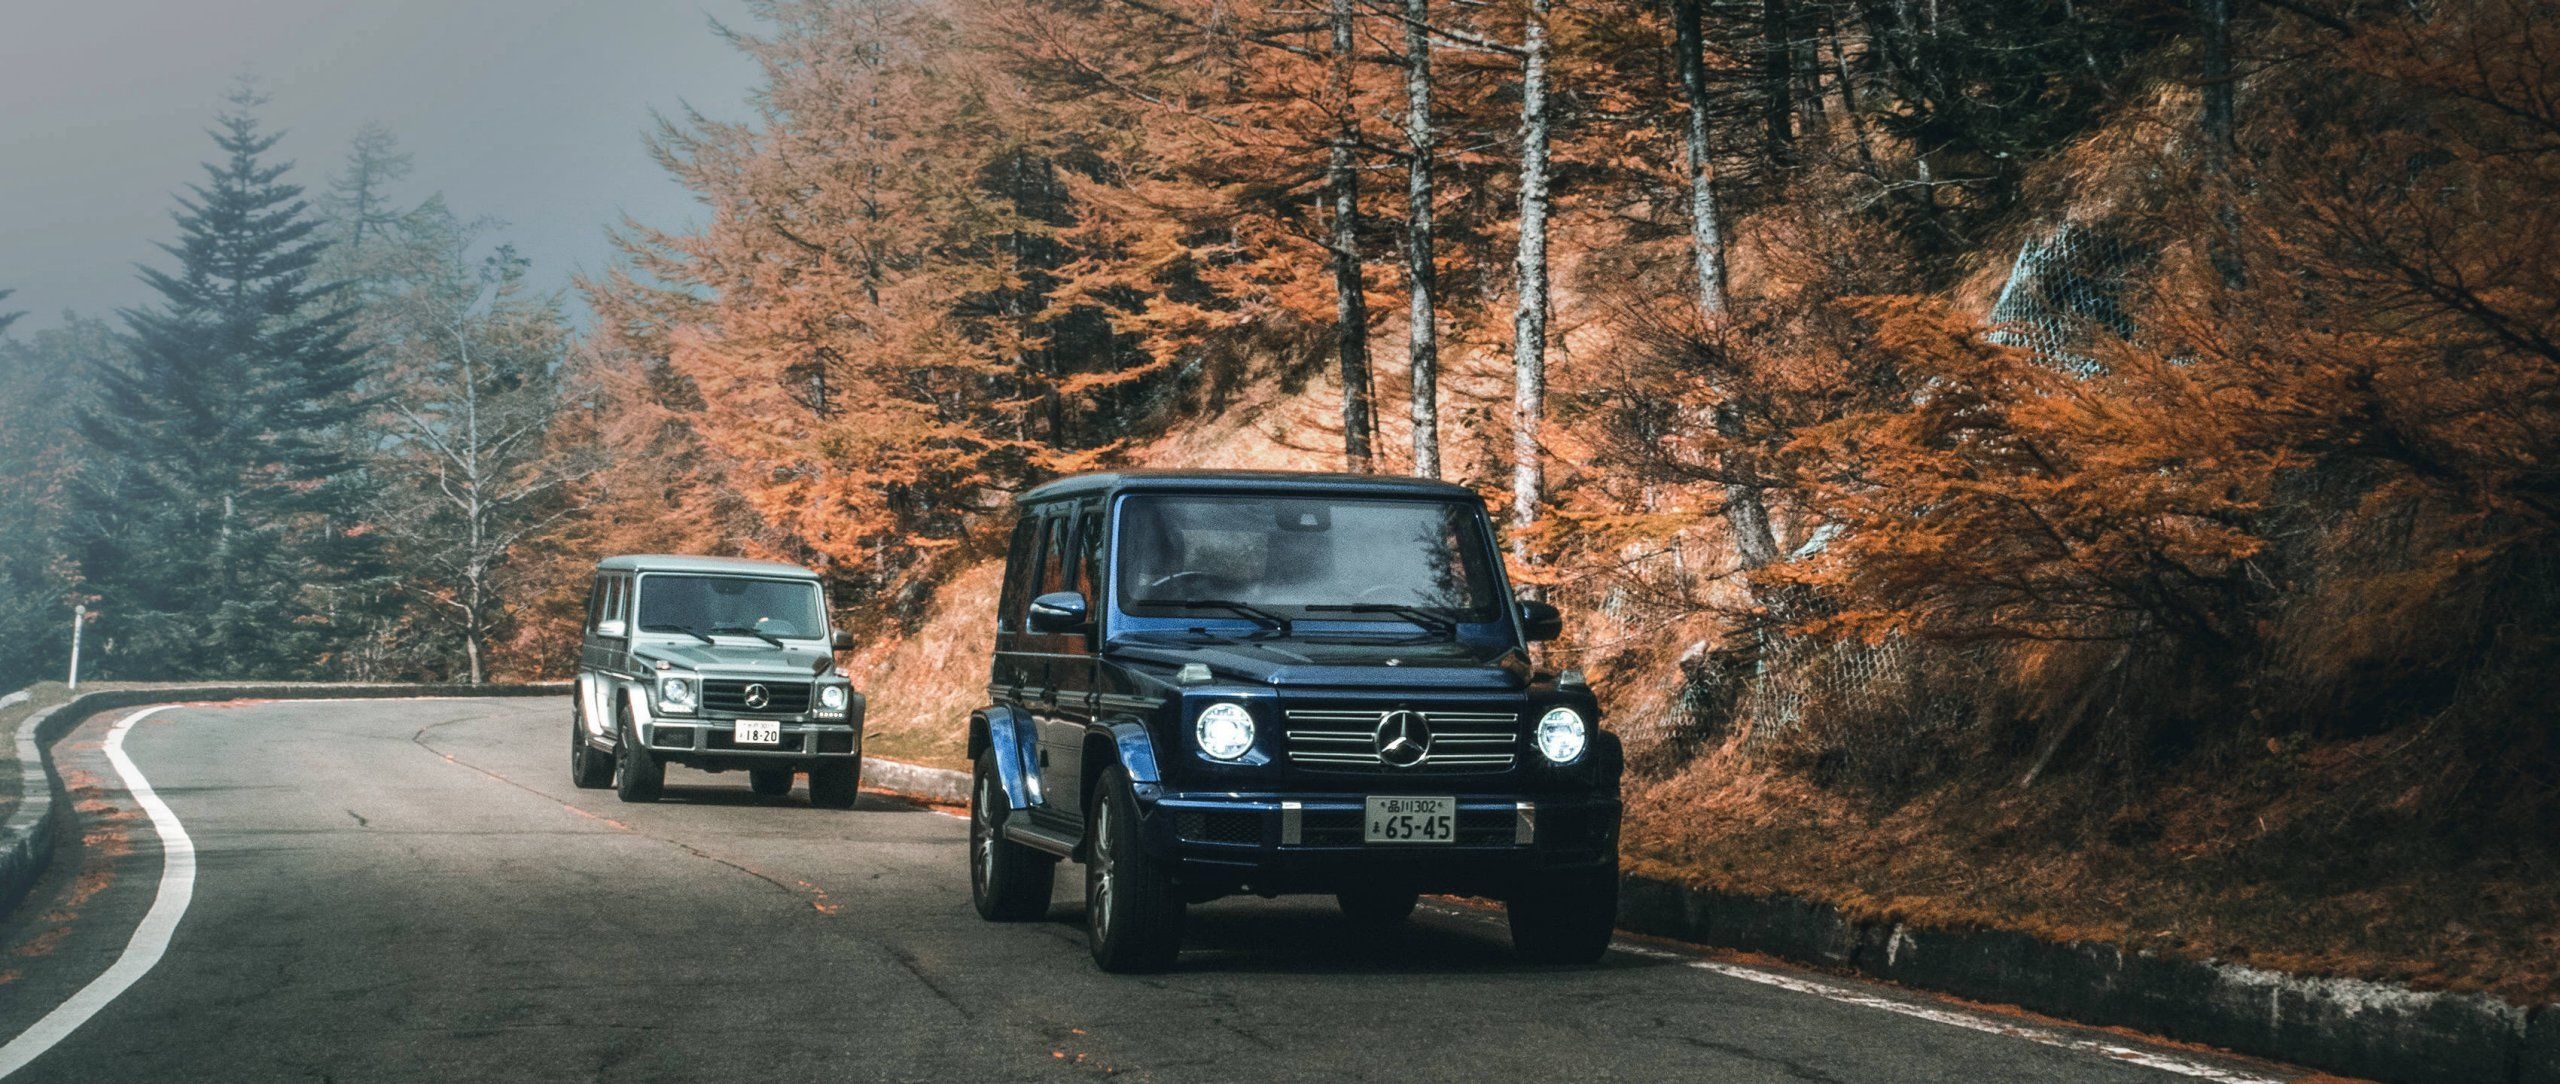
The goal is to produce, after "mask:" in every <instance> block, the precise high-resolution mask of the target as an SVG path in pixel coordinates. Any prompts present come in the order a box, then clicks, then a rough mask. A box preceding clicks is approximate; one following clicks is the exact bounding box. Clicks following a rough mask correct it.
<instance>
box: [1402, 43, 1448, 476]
mask: <svg viewBox="0 0 2560 1084" xmlns="http://www.w3.org/2000/svg"><path fill="white" fill-rule="evenodd" d="M1404 10H1405V25H1404V54H1405V68H1404V96H1405V114H1404V134H1405V142H1406V143H1407V145H1408V147H1409V149H1410V152H1411V154H1412V157H1411V158H1409V159H1407V161H1406V167H1405V168H1406V184H1405V194H1406V200H1407V202H1408V204H1409V208H1408V210H1407V212H1406V219H1405V277H1406V279H1407V281H1408V284H1409V285H1410V287H1411V294H1412V306H1411V309H1410V310H1409V312H1408V314H1407V317H1406V320H1407V325H1408V328H1409V330H1408V332H1407V335H1406V352H1407V353H1408V354H1410V355H1411V357H1412V361H1413V395H1412V404H1413V473H1414V474H1415V475H1417V476H1419V477H1423V478H1437V477H1440V316H1439V303H1438V300H1437V295H1438V293H1439V288H1440V274H1439V271H1438V269H1437V268H1435V267H1434V266H1433V264H1432V259H1433V256H1432V250H1433V238H1432V235H1431V231H1432V225H1431V201H1432V194H1433V187H1432V181H1431V168H1432V157H1433V151H1434V149H1435V146H1436V143H1437V135H1436V134H1435V133H1434V132H1433V131H1432V127H1431V30H1430V26H1431V0H1405V5H1404Z"/></svg>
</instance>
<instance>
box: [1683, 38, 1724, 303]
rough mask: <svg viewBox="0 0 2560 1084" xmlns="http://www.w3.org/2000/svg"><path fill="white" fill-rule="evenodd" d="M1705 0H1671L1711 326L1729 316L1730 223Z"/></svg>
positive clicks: (1695, 230)
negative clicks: (1713, 144)
mask: <svg viewBox="0 0 2560 1084" xmlns="http://www.w3.org/2000/svg"><path fill="white" fill-rule="evenodd" d="M1703 2H1704V0H1671V24H1672V37H1673V42H1672V45H1673V48H1675V49H1678V50H1679V52H1680V55H1679V58H1678V60H1679V69H1680V91H1681V98H1682V99H1683V101H1684V102H1685V104H1686V105H1687V106H1688V113H1689V133H1688V135H1689V139H1688V149H1689V251H1690V255H1691V257H1692V258H1694V259H1695V260H1696V261H1697V267H1698V312H1699V313H1700V314H1701V315H1703V316H1705V317H1706V318H1707V322H1708V324H1709V325H1710V326H1713V325H1716V324H1720V323H1722V322H1723V321H1724V315H1725V290H1724V222H1723V217H1722V215H1721V214H1719V213H1718V212H1717V210H1716V164H1715V158H1714V155H1713V151H1712V148H1710V147H1709V145H1708V142H1707V132H1708V129H1707V123H1708V119H1707V72H1706V39H1705V34H1704V32H1703V31H1702V30H1701V28H1700V21H1701V17H1700V12H1699V8H1700V6H1701V4H1702V3H1703Z"/></svg>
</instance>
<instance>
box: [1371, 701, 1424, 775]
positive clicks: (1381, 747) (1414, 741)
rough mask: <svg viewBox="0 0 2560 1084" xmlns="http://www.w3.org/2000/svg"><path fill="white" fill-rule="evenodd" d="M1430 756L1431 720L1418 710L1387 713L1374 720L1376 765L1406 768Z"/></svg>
mask: <svg viewBox="0 0 2560 1084" xmlns="http://www.w3.org/2000/svg"><path fill="white" fill-rule="evenodd" d="M1430 755H1431V720H1430V719H1429V718H1427V717H1425V716H1424V715H1423V714H1422V713H1421V712H1418V711H1391V712H1388V713H1386V714H1384V715H1381V716H1379V717H1378V762H1379V763H1381V764H1385V765H1387V766H1388V767H1391V768H1410V767H1413V766H1414V765H1417V764H1420V763H1422V762H1423V760H1424V759H1426V758H1428V757H1429V756H1430Z"/></svg>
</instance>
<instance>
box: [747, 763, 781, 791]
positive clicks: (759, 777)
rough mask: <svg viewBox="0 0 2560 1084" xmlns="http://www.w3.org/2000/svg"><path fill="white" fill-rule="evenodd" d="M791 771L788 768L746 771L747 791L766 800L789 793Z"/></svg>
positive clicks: (750, 769)
mask: <svg viewBox="0 0 2560 1084" xmlns="http://www.w3.org/2000/svg"><path fill="white" fill-rule="evenodd" d="M791 780H792V771H791V769H789V768H749V769H747V789H749V790H752V791H755V792H756V793H758V794H761V795H764V796H765V797H767V798H779V797H781V796H783V795H785V794H789V793H791Z"/></svg>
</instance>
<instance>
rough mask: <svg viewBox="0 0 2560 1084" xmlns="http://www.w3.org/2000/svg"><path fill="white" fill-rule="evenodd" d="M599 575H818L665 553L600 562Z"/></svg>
mask: <svg viewBox="0 0 2560 1084" xmlns="http://www.w3.org/2000/svg"><path fill="white" fill-rule="evenodd" d="M596 570H597V571H599V572H697V573H706V574H710V575H720V576H775V577H783V578H788V579H794V580H814V579H817V578H818V574H817V573H815V572H811V571H809V570H808V569H805V568H802V567H800V566H798V565H786V564H783V563H782V562H780V561H751V560H748V559H746V558H743V557H689V556H683V555H677V554H665V553H626V554H623V555H621V556H618V557H607V558H605V559H604V560H601V561H598V562H596Z"/></svg>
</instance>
